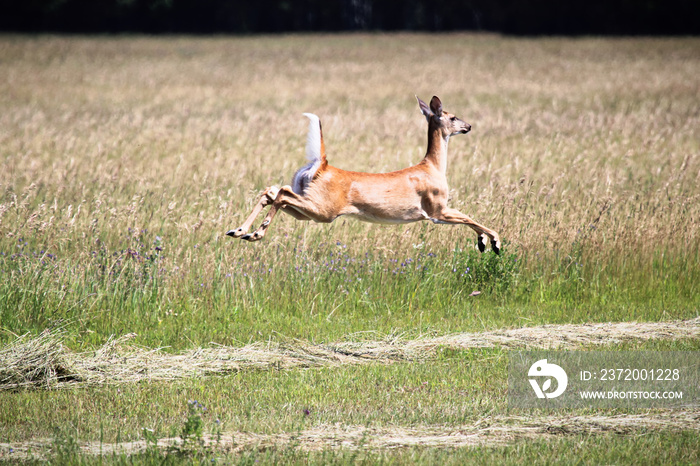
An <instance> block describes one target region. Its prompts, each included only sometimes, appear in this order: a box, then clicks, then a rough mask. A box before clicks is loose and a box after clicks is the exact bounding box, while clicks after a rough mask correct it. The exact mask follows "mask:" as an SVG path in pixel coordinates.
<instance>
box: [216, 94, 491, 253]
mask: <svg viewBox="0 0 700 466" xmlns="http://www.w3.org/2000/svg"><path fill="white" fill-rule="evenodd" d="M416 98H417V97H416ZM418 105H419V107H420V110H421V113H423V115H424V116H425V118H426V120H427V121H428V149H427V151H426V154H425V157H424V158H423V160H421V161H420V162H419V163H418V164H417V165H414V166H412V167H409V168H404V169H403V170H399V171H395V172H390V173H358V172H349V171H345V170H341V169H339V168H335V167H333V166H330V165H328V163H327V162H326V151H325V146H324V144H323V131H322V129H321V122H320V120H319V118H318V117H317V116H316V115H314V114H311V113H305V114H304V115H305V116H306V117H308V118H309V120H310V121H309V134H308V136H307V142H306V157H307V158H308V159H309V163H308V164H307V165H305V166H304V167H302V168H300V169H299V170H298V171H297V172H296V174H295V175H294V178H293V180H292V186H283V187H282V188H279V189H278V188H277V187H275V186H271V187H269V188H267V189H265V190H264V191H263V193H262V195H261V197H260V200H259V201H258V203H257V204H256V206H255V208H254V209H253V212H251V214H250V215H249V216H248V218H247V219H246V221H245V222H244V223H243V225H241V226H240V227H239V228H237V229H235V230H230V231H229V232H227V233H226V234H227V235H229V236H233V237H235V238H239V237H240V238H241V239H245V240H247V241H257V240H260V239H262V238H263V237H264V236H265V232H266V231H267V229H268V227H269V226H270V224H271V222H272V219H273V218H274V217H275V214H276V213H277V211H278V210H280V209H282V211H283V212H285V213H288V214H289V215H291V216H293V217H294V218H296V219H298V220H313V221H315V222H323V223H330V222H332V221H333V220H335V219H336V218H338V217H340V216H341V215H351V216H354V217H356V218H358V219H360V220H364V221H367V222H375V223H409V222H416V221H419V220H431V221H432V222H434V223H447V224H462V225H467V226H469V227H470V228H472V229H473V230H474V231H475V232H476V234H477V237H478V245H479V250H480V251H482V252H483V251H484V250H485V249H486V241H487V239H488V240H490V242H491V247H492V249H493V250H494V251H495V252H496V253H497V254H498V253H499V252H500V249H501V241H500V238H499V236H498V233H496V232H495V231H493V230H491V229H490V228H487V227H485V226H483V225H481V224H479V223H477V222H475V221H474V220H472V219H471V218H470V217H468V216H467V215H464V214H463V213H461V212H460V211H458V210H455V209H451V208H449V207H447V199H448V192H449V188H448V186H447V179H446V177H445V173H446V170H447V145H448V142H449V140H450V136H454V135H456V134H465V133H468V132H469V131H470V130H471V126H470V125H469V124H468V123H465V122H464V121H462V120H460V119H459V118H457V117H456V116H455V115H453V114H451V113H448V112H446V111H444V110H443V109H442V102H441V101H440V99H439V98H437V97H435V96H434V97H433V98H432V100H431V101H430V105H427V104H426V103H425V102H423V101H422V100H420V99H418ZM268 205H271V206H272V207H271V208H270V211H269V212H268V213H267V216H266V217H265V220H263V223H262V224H261V225H260V227H259V228H258V229H257V230H255V231H254V232H253V233H248V230H249V229H250V227H251V226H252V224H253V222H254V221H255V218H256V217H257V216H258V214H259V213H260V212H261V211H262V209H263V208H265V207H266V206H268Z"/></svg>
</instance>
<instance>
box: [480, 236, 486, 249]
mask: <svg viewBox="0 0 700 466" xmlns="http://www.w3.org/2000/svg"><path fill="white" fill-rule="evenodd" d="M484 251H486V235H484V234H481V235H479V252H484Z"/></svg>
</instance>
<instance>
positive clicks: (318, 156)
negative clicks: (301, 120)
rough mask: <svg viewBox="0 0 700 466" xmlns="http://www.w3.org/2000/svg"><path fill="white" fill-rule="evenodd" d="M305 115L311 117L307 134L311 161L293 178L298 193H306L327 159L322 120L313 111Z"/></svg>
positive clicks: (307, 148) (293, 187) (308, 154)
mask: <svg viewBox="0 0 700 466" xmlns="http://www.w3.org/2000/svg"><path fill="white" fill-rule="evenodd" d="M304 116H305V117H307V118H308V119H309V132H308V134H307V136H306V159H307V160H308V161H309V163H308V164H306V165H304V166H303V167H301V168H300V169H299V170H297V172H296V173H295V174H294V178H292V191H294V192H295V193H297V194H304V191H305V190H306V187H307V186H309V184H310V183H311V181H312V180H313V179H314V175H315V174H316V172H317V171H318V169H319V168H320V167H321V163H322V162H323V161H324V159H325V154H324V153H323V146H322V144H321V143H322V138H321V121H320V120H319V119H318V117H317V116H316V115H314V114H313V113H304Z"/></svg>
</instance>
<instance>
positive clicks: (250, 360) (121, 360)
mask: <svg viewBox="0 0 700 466" xmlns="http://www.w3.org/2000/svg"><path fill="white" fill-rule="evenodd" d="M134 337H136V335H134V334H129V335H124V336H122V337H120V338H116V339H114V338H111V339H110V340H109V341H108V342H107V343H106V344H105V345H104V346H102V347H101V348H100V349H98V350H97V351H94V352H83V353H78V352H73V351H71V350H69V349H68V348H66V347H65V346H64V345H63V333H62V332H61V331H60V330H58V331H53V332H51V331H45V332H43V333H41V334H40V335H38V336H30V335H29V334H26V335H23V336H21V337H18V338H17V339H16V340H15V341H14V342H12V343H11V344H9V345H8V346H6V347H4V348H2V349H0V390H15V389H20V388H62V387H68V386H75V385H100V384H120V383H133V382H139V381H142V380H174V379H182V378H189V377H201V376H206V375H214V374H226V373H230V372H236V371H240V370H246V369H259V370H267V369H290V368H295V367H320V366H333V365H343V364H364V363H368V362H380V363H389V362H393V361H406V360H417V359H422V358H427V357H429V356H430V355H431V354H432V353H433V352H434V351H435V350H436V349H437V348H440V347H447V348H455V349H467V348H492V347H503V348H510V349H518V348H527V349H536V348H545V349H555V348H556V349H573V348H581V347H585V346H590V345H603V344H612V343H620V342H625V341H633V340H649V339H670V340H679V339H697V338H700V318H696V319H692V320H685V321H671V322H641V323H635V322H623V323H608V324H584V325H573V324H571V325H546V326H542V327H530V328H521V329H513V330H501V331H491V332H482V333H462V334H456V335H447V336H442V337H435V338H417V339H414V340H404V339H401V338H386V339H384V340H381V341H349V342H339V343H333V344H321V345H312V344H309V343H306V342H303V341H298V340H289V341H280V342H277V341H275V342H272V341H270V342H266V343H253V344H249V345H246V346H243V347H230V346H218V345H217V346H212V347H210V348H197V349H193V350H187V351H183V352H181V353H179V354H170V353H167V352H164V351H162V349H149V348H142V347H138V346H134V345H130V344H129V341H130V340H132V339H133V338H134Z"/></svg>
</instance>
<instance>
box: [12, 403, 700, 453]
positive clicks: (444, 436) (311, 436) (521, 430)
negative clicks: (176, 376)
mask: <svg viewBox="0 0 700 466" xmlns="http://www.w3.org/2000/svg"><path fill="white" fill-rule="evenodd" d="M669 429H670V430H693V431H700V409H696V410H686V411H663V412H655V413H649V414H631V415H629V414H628V415H625V414H621V415H615V416H604V415H591V416H540V417H538V416H535V417H532V416H493V417H485V418H482V419H480V420H479V421H477V422H476V423H474V424H472V425H464V426H422V427H364V426H341V425H324V426H317V427H314V428H312V429H308V430H303V431H299V432H284V433H279V434H256V433H251V432H235V433H227V434H224V435H222V436H221V437H220V438H215V437H211V436H204V438H203V439H202V441H203V445H202V446H201V447H202V448H209V449H212V450H215V451H222V452H229V453H235V452H240V451H243V450H250V449H268V448H279V449H283V448H290V447H293V448H299V449H301V450H303V451H318V450H324V449H339V448H347V449H356V448H363V449H373V450H381V449H390V448H404V447H440V448H459V447H470V446H497V445H507V444H511V443H514V442H517V441H519V440H523V439H531V440H536V439H543V440H546V439H551V438H554V437H558V436H562V435H579V434H592V435H595V434H604V433H614V434H617V435H635V434H638V433H642V432H649V431H660V430H669ZM52 444H53V441H52V440H51V439H40V440H34V441H31V442H26V443H16V444H0V460H2V459H10V458H16V459H26V458H29V457H32V458H35V459H41V458H46V457H49V456H50V455H51V454H52ZM78 447H79V448H80V450H81V451H82V452H84V453H86V454H94V455H110V454H112V453H117V454H127V455H130V454H134V453H139V452H142V451H145V450H146V449H147V448H149V444H148V443H147V442H146V441H145V440H139V441H135V442H124V443H119V444H112V443H99V442H84V443H80V444H79V445H78ZM150 447H151V448H153V443H151V444H150ZM157 448H159V449H161V450H163V451H166V450H168V449H176V450H182V449H183V448H186V447H183V442H182V439H181V438H179V437H173V438H163V439H159V440H158V441H157Z"/></svg>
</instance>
